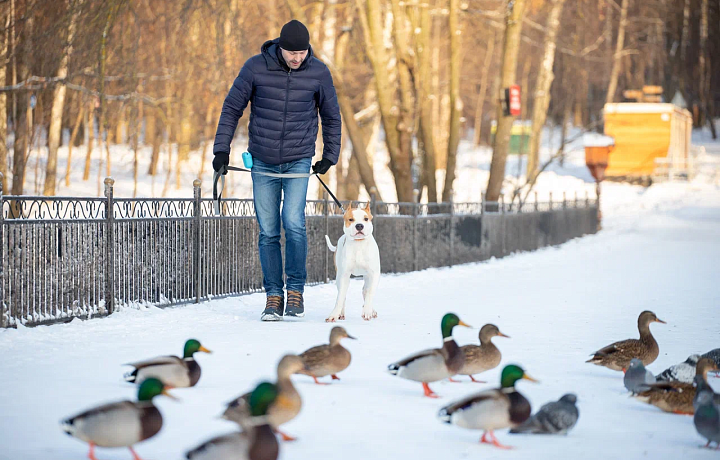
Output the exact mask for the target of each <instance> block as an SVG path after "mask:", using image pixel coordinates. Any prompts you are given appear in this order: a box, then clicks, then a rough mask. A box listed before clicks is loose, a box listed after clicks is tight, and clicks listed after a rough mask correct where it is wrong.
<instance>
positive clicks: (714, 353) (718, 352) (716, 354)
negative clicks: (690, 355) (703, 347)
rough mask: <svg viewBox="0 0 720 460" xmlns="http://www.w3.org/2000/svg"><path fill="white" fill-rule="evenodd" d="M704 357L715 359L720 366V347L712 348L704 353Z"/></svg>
mask: <svg viewBox="0 0 720 460" xmlns="http://www.w3.org/2000/svg"><path fill="white" fill-rule="evenodd" d="M702 357H703V358H710V359H712V360H713V361H715V364H717V367H720V348H716V349H714V350H710V351H708V352H707V353H705V354H704V355H702Z"/></svg>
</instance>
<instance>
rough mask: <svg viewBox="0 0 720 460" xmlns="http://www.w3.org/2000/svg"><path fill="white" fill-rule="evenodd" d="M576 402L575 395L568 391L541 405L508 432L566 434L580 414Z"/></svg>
mask: <svg viewBox="0 0 720 460" xmlns="http://www.w3.org/2000/svg"><path fill="white" fill-rule="evenodd" d="M576 402H577V396H575V395H574V394H572V393H568V394H566V395H564V396H563V397H562V398H560V400H558V401H553V402H549V403H547V404H545V405H544V406H542V407H541V408H540V410H539V411H537V413H536V414H535V415H533V416H532V417H530V418H529V419H527V420H526V421H525V422H524V423H523V424H522V425H520V426H518V427H516V428H513V429H512V430H510V433H513V434H518V433H531V434H568V432H569V431H570V430H571V429H572V428H573V427H574V426H575V424H576V423H577V421H578V417H579V416H580V413H579V412H578V409H577V407H576V406H575V403H576Z"/></svg>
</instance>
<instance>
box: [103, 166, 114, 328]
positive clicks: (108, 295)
mask: <svg viewBox="0 0 720 460" xmlns="http://www.w3.org/2000/svg"><path fill="white" fill-rule="evenodd" d="M114 184H115V181H114V180H113V178H112V177H106V178H105V197H106V198H107V200H106V201H105V245H106V248H105V310H106V311H107V314H108V315H110V314H112V312H113V307H114V304H115V215H114V209H115V204H114V200H113V185H114Z"/></svg>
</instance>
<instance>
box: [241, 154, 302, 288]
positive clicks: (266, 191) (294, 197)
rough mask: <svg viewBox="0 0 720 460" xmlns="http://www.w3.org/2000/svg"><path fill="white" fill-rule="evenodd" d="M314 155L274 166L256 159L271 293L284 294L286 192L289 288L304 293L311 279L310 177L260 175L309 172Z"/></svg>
mask: <svg viewBox="0 0 720 460" xmlns="http://www.w3.org/2000/svg"><path fill="white" fill-rule="evenodd" d="M311 160H312V158H303V159H300V160H296V161H291V162H289V163H284V164H280V165H271V164H268V163H263V162H262V161H260V160H258V159H256V158H253V167H252V180H253V199H254V201H255V214H256V216H257V220H258V224H259V225H260V238H259V241H258V248H259V251H260V265H261V266H262V271H263V286H264V287H265V292H266V293H267V295H283V260H282V253H281V251H280V217H281V213H280V195H281V192H282V194H283V195H284V199H283V206H282V226H283V228H285V274H286V275H287V289H288V291H298V292H301V293H302V292H303V290H304V288H305V281H306V279H307V269H306V267H305V261H306V260H307V232H306V230H305V198H306V196H307V188H308V178H300V179H297V178H296V179H281V178H279V177H269V176H263V175H261V174H257V172H258V171H263V172H272V173H308V172H310V164H311Z"/></svg>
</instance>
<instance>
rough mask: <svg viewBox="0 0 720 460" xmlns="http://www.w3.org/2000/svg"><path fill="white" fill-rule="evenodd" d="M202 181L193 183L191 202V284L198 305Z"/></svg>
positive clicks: (198, 180) (196, 180)
mask: <svg viewBox="0 0 720 460" xmlns="http://www.w3.org/2000/svg"><path fill="white" fill-rule="evenodd" d="M201 185H202V181H201V180H200V179H195V180H194V181H193V200H194V202H195V209H194V212H195V216H194V217H195V225H194V227H195V231H194V234H193V264H194V266H195V273H194V274H193V277H194V279H193V282H194V284H195V303H200V234H201V229H202V200H201V197H202V196H201V195H202V188H201Z"/></svg>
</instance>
